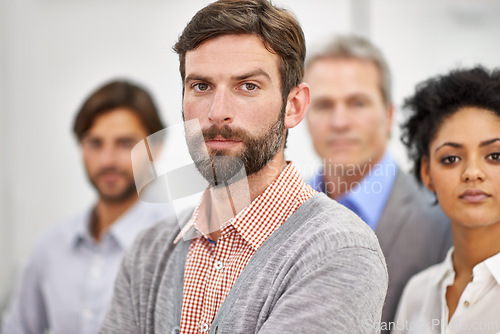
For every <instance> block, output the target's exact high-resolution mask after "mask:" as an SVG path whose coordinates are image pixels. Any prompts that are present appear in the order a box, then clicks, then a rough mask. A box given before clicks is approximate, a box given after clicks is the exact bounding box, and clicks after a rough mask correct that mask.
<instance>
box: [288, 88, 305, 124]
mask: <svg viewBox="0 0 500 334" xmlns="http://www.w3.org/2000/svg"><path fill="white" fill-rule="evenodd" d="M310 104H311V91H310V89H309V85H308V84H306V83H301V84H300V85H298V86H296V87H294V88H293V89H292V90H291V91H290V93H289V94H288V98H287V101H286V109H285V111H286V113H285V128H286V129H291V128H293V127H295V126H296V125H297V124H299V123H300V122H301V121H302V120H303V119H304V116H305V115H306V111H307V109H309V105H310Z"/></svg>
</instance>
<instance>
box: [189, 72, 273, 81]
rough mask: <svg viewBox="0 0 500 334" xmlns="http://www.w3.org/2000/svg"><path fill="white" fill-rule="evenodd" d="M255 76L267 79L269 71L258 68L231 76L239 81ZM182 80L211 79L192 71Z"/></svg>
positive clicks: (269, 77)
mask: <svg viewBox="0 0 500 334" xmlns="http://www.w3.org/2000/svg"><path fill="white" fill-rule="evenodd" d="M257 76H264V77H266V78H267V79H269V80H271V76H270V75H269V73H267V72H266V71H264V70H263V69H258V70H255V71H251V72H248V73H243V74H239V75H235V76H233V77H232V79H233V80H236V81H241V80H245V79H248V78H251V77H257ZM184 81H185V82H191V81H204V82H210V81H211V80H210V78H209V77H206V76H203V75H199V74H196V73H193V74H190V75H188V76H187V77H186V79H185V80H184Z"/></svg>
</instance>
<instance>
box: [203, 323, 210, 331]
mask: <svg viewBox="0 0 500 334" xmlns="http://www.w3.org/2000/svg"><path fill="white" fill-rule="evenodd" d="M208 328H209V326H208V324H207V323H204V324H201V331H202V332H203V333H206V332H208Z"/></svg>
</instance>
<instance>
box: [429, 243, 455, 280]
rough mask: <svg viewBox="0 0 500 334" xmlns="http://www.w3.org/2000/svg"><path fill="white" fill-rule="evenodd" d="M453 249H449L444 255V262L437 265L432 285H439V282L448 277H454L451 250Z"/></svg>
mask: <svg viewBox="0 0 500 334" xmlns="http://www.w3.org/2000/svg"><path fill="white" fill-rule="evenodd" d="M454 249H455V247H451V248H450V249H449V250H448V253H446V257H445V258H444V261H443V262H441V263H440V264H438V268H437V272H436V275H435V276H434V282H433V283H434V285H439V284H441V282H442V281H443V280H444V279H445V278H446V277H448V276H449V275H453V277H454V276H455V270H454V269H453V259H452V256H453V250H454Z"/></svg>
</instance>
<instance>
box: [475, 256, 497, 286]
mask: <svg viewBox="0 0 500 334" xmlns="http://www.w3.org/2000/svg"><path fill="white" fill-rule="evenodd" d="M482 263H484V265H485V266H486V268H487V269H488V271H489V272H490V273H491V275H492V276H493V277H494V278H495V280H496V281H497V284H500V253H497V254H495V255H493V256H491V257H489V258H487V259H486V260H484V261H483V262H482ZM478 265H479V264H478Z"/></svg>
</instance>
